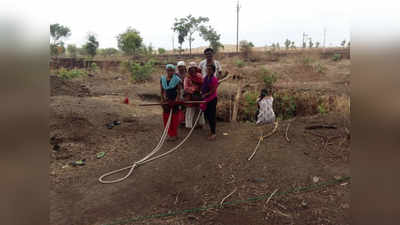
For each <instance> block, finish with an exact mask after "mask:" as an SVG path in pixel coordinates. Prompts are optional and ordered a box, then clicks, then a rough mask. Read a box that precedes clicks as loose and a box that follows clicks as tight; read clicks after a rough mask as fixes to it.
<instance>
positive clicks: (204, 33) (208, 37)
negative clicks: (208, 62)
mask: <svg viewBox="0 0 400 225" xmlns="http://www.w3.org/2000/svg"><path fill="white" fill-rule="evenodd" d="M199 31H200V36H201V37H202V38H203V39H204V40H205V41H208V42H209V43H210V47H211V48H212V49H214V51H215V52H218V50H219V48H224V45H222V43H221V42H220V41H219V40H220V38H221V35H220V34H217V32H216V31H215V30H214V29H213V28H212V27H211V26H208V28H207V27H205V26H200V28H199Z"/></svg>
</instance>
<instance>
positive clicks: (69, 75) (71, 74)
mask: <svg viewBox="0 0 400 225" xmlns="http://www.w3.org/2000/svg"><path fill="white" fill-rule="evenodd" d="M57 75H58V76H60V77H61V78H63V79H66V80H68V79H73V78H77V77H81V76H87V72H86V70H81V69H72V70H67V69H65V68H61V69H59V70H58V71H57Z"/></svg>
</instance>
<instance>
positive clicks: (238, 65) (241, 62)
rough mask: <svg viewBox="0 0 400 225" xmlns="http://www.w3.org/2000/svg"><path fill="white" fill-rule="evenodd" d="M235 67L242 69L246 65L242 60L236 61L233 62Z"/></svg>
mask: <svg viewBox="0 0 400 225" xmlns="http://www.w3.org/2000/svg"><path fill="white" fill-rule="evenodd" d="M235 65H236V66H237V67H238V68H243V67H244V66H246V63H245V62H244V61H243V60H240V59H238V60H236V61H235Z"/></svg>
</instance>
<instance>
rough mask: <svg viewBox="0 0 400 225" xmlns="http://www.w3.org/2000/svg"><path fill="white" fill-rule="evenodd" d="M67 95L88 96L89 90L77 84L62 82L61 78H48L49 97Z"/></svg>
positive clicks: (67, 81)
mask: <svg viewBox="0 0 400 225" xmlns="http://www.w3.org/2000/svg"><path fill="white" fill-rule="evenodd" d="M60 95H68V96H74V97H85V96H90V90H89V89H88V88H87V87H86V86H85V85H81V84H79V83H77V82H75V81H74V82H72V81H69V80H64V79H62V78H61V77H58V76H55V75H51V76H50V96H60Z"/></svg>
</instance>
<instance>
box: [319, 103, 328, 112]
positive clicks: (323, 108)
mask: <svg viewBox="0 0 400 225" xmlns="http://www.w3.org/2000/svg"><path fill="white" fill-rule="evenodd" d="M317 110H318V113H320V114H325V113H327V112H328V110H327V109H326V107H325V106H324V104H320V105H318V107H317Z"/></svg>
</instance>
